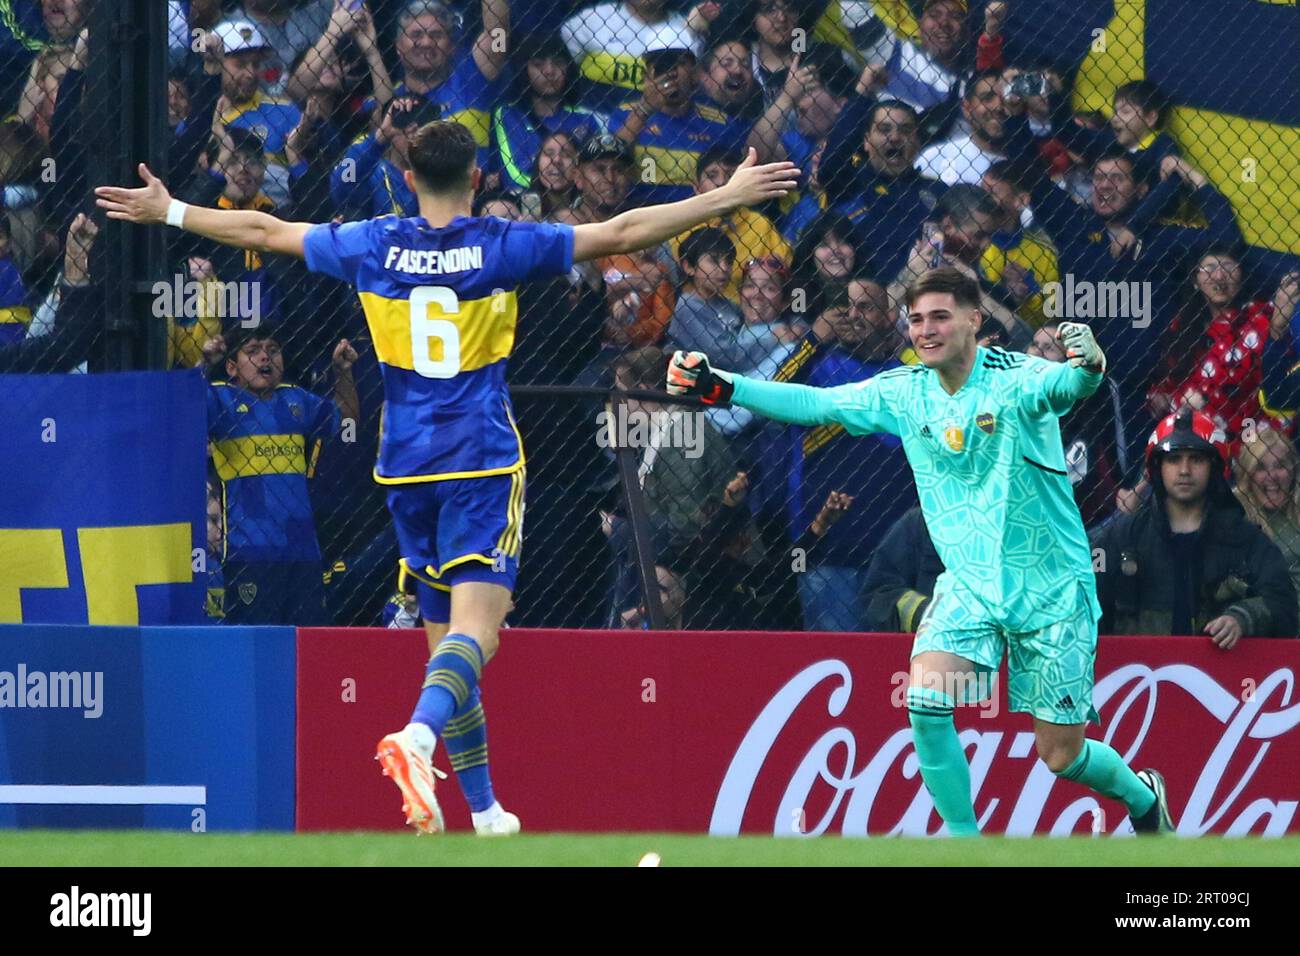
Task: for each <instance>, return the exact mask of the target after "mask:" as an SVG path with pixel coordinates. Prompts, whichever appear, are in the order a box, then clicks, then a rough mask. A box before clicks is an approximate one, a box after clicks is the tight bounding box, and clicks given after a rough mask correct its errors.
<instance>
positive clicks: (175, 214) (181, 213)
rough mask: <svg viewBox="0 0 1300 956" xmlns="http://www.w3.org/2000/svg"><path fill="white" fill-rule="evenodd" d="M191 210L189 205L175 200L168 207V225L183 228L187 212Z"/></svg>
mask: <svg viewBox="0 0 1300 956" xmlns="http://www.w3.org/2000/svg"><path fill="white" fill-rule="evenodd" d="M189 208H190V207H189V204H188V203H183V202H181V201H180V200H179V199H173V200H172V201H171V205H169V206H168V207H167V225H169V226H175V227H176V228H177V229H180V228H182V225H183V224H184V222H185V210H186V209H189Z"/></svg>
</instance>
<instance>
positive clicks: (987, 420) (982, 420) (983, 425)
mask: <svg viewBox="0 0 1300 956" xmlns="http://www.w3.org/2000/svg"><path fill="white" fill-rule="evenodd" d="M975 424H976V425H978V426H979V430H980V431H982V432H983V433H984V434H986V435H992V434H993V429H994V427H995V426H996V425H997V420H996V419H994V417H993V415H992V413H991V412H980V413H979V414H978V415H976V416H975Z"/></svg>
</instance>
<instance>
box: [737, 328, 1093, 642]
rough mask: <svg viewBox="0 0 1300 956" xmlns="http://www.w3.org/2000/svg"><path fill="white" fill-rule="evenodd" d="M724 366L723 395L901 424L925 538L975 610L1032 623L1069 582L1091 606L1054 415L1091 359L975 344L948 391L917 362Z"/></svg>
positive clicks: (828, 418)
mask: <svg viewBox="0 0 1300 956" xmlns="http://www.w3.org/2000/svg"><path fill="white" fill-rule="evenodd" d="M733 379H734V382H735V394H734V395H733V397H732V401H733V402H734V403H735V404H738V405H743V406H745V407H746V408H749V409H751V410H753V411H755V412H757V413H759V414H761V415H766V416H767V417H769V418H773V419H776V420H778V421H785V422H793V423H795V424H801V425H820V424H827V423H835V424H839V425H842V426H843V427H844V429H845V430H846V431H847V432H849V433H850V434H852V435H865V434H868V433H871V432H888V433H889V434H891V435H897V436H898V437H899V438H901V439H902V442H903V449H904V451H905V452H906V453H907V460H908V462H909V463H910V464H911V466H912V474H913V475H914V476H915V478H916V488H917V492H918V494H919V496H920V499H921V511H922V512H923V513H924V515H925V521H926V524H927V525H928V526H929V529H930V537H931V539H932V540H933V541H934V546H935V550H937V551H938V552H939V557H940V558H942V559H943V563H944V567H945V568H946V569H947V571H948V577H949V578H951V579H953V581H954V582H955V584H956V586H957V587H958V588H961V589H963V590H965V591H968V592H969V594H970V599H971V600H972V602H974V603H976V604H978V605H980V606H981V607H974V606H973V607H972V610H973V611H976V612H977V613H978V612H979V611H980V610H981V608H982V614H981V615H980V616H983V617H985V618H987V619H988V620H990V621H992V622H994V623H996V624H998V625H1000V626H1001V627H1002V628H1004V629H1005V630H1008V631H1032V630H1038V629H1040V628H1043V627H1046V626H1048V625H1050V624H1052V623H1055V622H1056V621H1059V620H1062V619H1063V618H1064V617H1066V616H1068V615H1069V614H1070V613H1072V610H1073V609H1074V608H1075V606H1076V603H1075V602H1076V600H1077V594H1078V591H1077V588H1078V586H1079V585H1080V584H1082V585H1083V586H1084V588H1085V589H1086V591H1087V593H1088V595H1089V597H1090V599H1091V602H1092V604H1093V610H1094V612H1095V613H1096V615H1097V616H1098V617H1100V615H1101V609H1100V607H1099V606H1098V605H1097V596H1096V595H1097V589H1096V582H1095V580H1094V578H1093V573H1092V560H1091V552H1090V550H1089V547H1088V537H1087V535H1086V534H1085V533H1084V530H1083V520H1082V519H1081V518H1080V517H1079V509H1078V506H1077V505H1076V504H1075V501H1074V491H1073V489H1072V487H1071V485H1070V479H1069V477H1068V475H1067V472H1066V464H1065V451H1064V448H1063V447H1062V443H1061V430H1060V424H1059V421H1058V419H1059V417H1060V416H1061V415H1063V414H1065V413H1066V412H1067V411H1069V410H1070V407H1071V406H1072V405H1073V404H1074V403H1075V402H1076V401H1077V400H1079V399H1081V398H1087V397H1088V396H1089V395H1091V394H1092V393H1093V392H1095V391H1096V390H1097V388H1098V386H1099V385H1100V384H1101V375H1100V374H1099V373H1095V372H1089V371H1085V370H1084V369H1081V368H1074V367H1073V366H1071V365H1069V364H1068V363H1056V362H1049V361H1046V360H1045V359H1040V358H1036V357H1034V356H1030V355H1023V354H1021V353H1018V352H1007V351H1004V350H1002V349H998V348H993V349H984V348H979V349H977V350H976V354H975V365H974V367H973V368H972V370H971V374H970V377H969V378H968V379H967V380H966V383H965V384H964V385H963V386H962V387H961V388H960V389H958V390H957V393H956V394H955V395H949V394H948V392H947V391H946V390H945V389H944V387H943V386H942V385H941V384H940V382H939V374H938V372H936V371H934V370H933V369H930V368H927V367H925V366H924V365H909V366H904V367H903V368H895V369H890V370H889V371H887V372H882V373H880V374H879V375H876V376H875V377H874V378H870V379H868V380H867V381H864V382H854V383H852V384H850V385H841V386H838V387H836V388H812V387H809V386H806V385H791V384H787V383H779V382H763V381H758V380H756V379H747V378H742V377H740V376H739V375H735V376H733ZM859 507H871V503H870V502H860V503H859Z"/></svg>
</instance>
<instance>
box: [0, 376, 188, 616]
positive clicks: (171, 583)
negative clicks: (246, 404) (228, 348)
mask: <svg viewBox="0 0 1300 956" xmlns="http://www.w3.org/2000/svg"><path fill="white" fill-rule="evenodd" d="M204 388H205V385H204V381H203V377H202V375H201V373H200V372H199V371H198V370H193V371H189V372H130V373H123V374H115V375H0V410H2V411H3V417H4V421H5V467H4V468H3V469H0V623H20V622H21V623H27V624H38V623H39V624H112V625H136V624H151V625H152V624H201V623H204V621H205V620H206V618H205V616H204V613H203V603H204V597H205V594H206V584H207V580H206V579H207V576H206V560H207V559H206V553H205V547H204V546H205V544H206V524H205V514H204V506H205V490H204V489H205V472H204V467H205V462H206V457H207V451H206V449H207V434H206V420H205V405H204V397H205V393H204Z"/></svg>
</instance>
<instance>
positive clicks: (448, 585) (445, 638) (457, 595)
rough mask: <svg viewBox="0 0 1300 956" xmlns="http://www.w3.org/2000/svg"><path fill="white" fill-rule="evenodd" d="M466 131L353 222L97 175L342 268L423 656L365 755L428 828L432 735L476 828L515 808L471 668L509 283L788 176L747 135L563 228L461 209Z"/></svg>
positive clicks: (483, 642)
mask: <svg viewBox="0 0 1300 956" xmlns="http://www.w3.org/2000/svg"><path fill="white" fill-rule="evenodd" d="M476 148H477V143H476V142H475V139H474V136H473V134H472V133H471V132H470V131H469V130H468V129H466V128H465V127H464V126H462V125H460V124H459V123H456V122H449V121H440V122H435V123H430V124H428V125H427V126H424V127H422V128H421V129H420V130H419V131H417V133H416V134H415V137H414V139H413V141H412V144H411V149H410V162H411V168H410V169H409V170H407V171H406V172H405V173H404V176H405V179H406V183H407V185H408V186H410V187H411V189H412V190H414V191H415V194H416V196H417V197H418V200H419V206H420V215H419V216H415V217H412V218H409V219H400V218H397V217H395V216H385V217H383V218H379V219H372V220H368V221H364V222H350V223H343V224H337V223H325V224H321V225H312V224H310V223H300V222H284V221H282V220H279V219H276V218H275V217H274V216H269V215H267V214H265V213H259V212H248V211H239V210H218V209H207V208H202V207H198V206H187V205H186V204H185V203H182V202H179V201H177V200H174V199H172V198H171V196H170V195H169V194H168V192H167V189H166V187H165V186H164V185H163V184H162V182H161V181H160V180H159V179H158V178H157V177H155V176H154V175H153V173H151V172H150V171H149V170H148V168H146V167H145V166H144V165H143V164H141V165H140V167H139V171H140V176H141V178H142V179H143V180H144V181H145V183H146V185H145V186H144V187H143V188H138V189H124V188H117V187H111V186H101V187H99V188H98V189H97V190H96V193H97V195H98V196H99V205H100V206H101V207H103V208H105V209H107V210H108V215H109V217H110V218H113V219H125V220H129V221H131V222H138V223H160V222H167V223H169V224H171V225H175V226H179V227H181V228H183V229H185V230H186V231H188V232H194V233H197V234H199V235H202V236H206V237H208V238H209V239H214V240H216V241H218V242H222V243H225V244H227V245H233V246H240V247H243V248H252V249H258V250H261V251H264V252H277V253H282V254H286V255H293V256H298V257H300V258H304V259H306V261H307V267H308V268H309V269H311V270H312V271H315V272H323V273H325V274H327V275H331V276H334V277H336V278H339V279H343V280H345V281H347V282H350V283H352V284H353V285H354V286H355V287H356V289H357V292H358V295H359V296H360V298H361V303H362V306H363V308H364V310H365V314H366V321H367V322H368V324H369V326H370V332H371V337H372V339H373V340H374V343H375V351H376V354H377V357H378V359H379V362H380V364H381V369H382V372H383V376H384V398H385V404H384V419H383V429H382V434H381V438H380V451H379V461H378V464H377V465H376V468H375V480H376V481H378V482H380V483H381V484H384V485H387V486H388V487H389V489H390V490H389V496H388V505H389V510H390V511H391V512H392V514H393V521H394V524H395V525H396V530H397V537H398V543H399V545H400V550H401V554H402V564H403V567H404V569H405V570H406V571H407V572H408V573H409V574H411V575H412V576H414V577H415V578H416V579H417V581H418V582H419V601H420V609H421V611H422V613H423V617H424V620H425V629H426V631H427V633H428V637H429V645H430V652H431V655H432V656H431V659H430V661H429V664H428V667H427V670H426V674H425V680H424V685H423V688H422V689H421V692H420V697H419V701H418V702H417V704H416V707H415V712H414V713H413V714H412V715H411V721H410V723H408V724H407V725H406V727H405V728H404V729H402V730H400V731H398V732H397V733H394V734H390V735H388V736H387V737H385V738H384V739H383V740H381V741H380V743H379V748H378V749H379V753H378V756H379V759H380V760H381V762H382V764H383V766H384V769H385V772H386V773H388V774H389V775H390V776H391V777H392V778H393V779H394V781H395V782H396V783H397V785H398V786H399V788H400V789H401V791H402V796H403V798H404V800H405V807H404V809H405V811H406V814H407V822H408V823H410V824H411V825H412V826H414V827H415V828H416V829H417V830H419V831H421V832H436V831H438V830H441V829H442V827H443V820H442V813H441V811H440V810H439V808H438V803H437V800H436V798H435V795H434V773H433V769H432V762H431V761H432V757H433V751H434V747H435V745H436V743H437V740H438V738H439V737H441V738H442V740H443V743H444V745H445V746H446V748H447V752H448V754H449V756H450V760H451V765H452V768H453V769H454V770H455V771H456V772H457V777H458V779H459V781H460V784H461V787H462V789H463V790H464V791H465V796H466V799H467V801H468V803H469V806H470V810H471V812H472V814H473V823H474V827H475V829H476V830H477V831H478V832H479V833H482V834H498V833H513V832H516V831H518V829H519V820H518V819H517V818H516V817H515V816H514V815H513V814H510V813H506V812H505V811H504V810H503V809H502V808H501V805H500V804H499V803H498V802H497V800H496V797H495V795H494V794H493V791H492V784H491V779H490V777H489V774H488V765H487V735H486V730H485V724H484V717H483V708H482V705H481V703H480V699H479V691H478V683H479V678H480V675H481V673H482V670H483V665H484V664H485V663H486V662H487V661H488V660H490V659H491V657H492V655H493V654H495V653H496V650H497V646H498V629H499V628H500V626H501V624H502V622H503V621H504V619H505V615H506V612H507V610H508V609H509V607H510V601H511V592H512V589H513V587H514V581H515V574H516V570H517V566H518V560H519V553H520V547H521V543H522V542H521V535H520V530H521V521H522V517H523V501H524V483H523V482H524V453H523V447H522V443H521V441H520V438H519V431H518V429H517V428H516V426H515V422H514V416H513V414H512V412H511V407H510V399H509V394H508V392H507V389H506V383H505V369H506V359H507V358H508V357H509V355H510V351H511V348H512V346H513V344H514V332H515V321H516V299H515V290H516V288H517V287H518V286H519V285H520V284H521V283H524V282H528V281H531V280H533V279H544V278H549V277H554V276H562V275H566V274H568V272H569V270H570V269H571V268H572V267H573V263H574V262H579V261H585V260H590V259H595V258H598V257H600V256H608V255H614V254H617V253H627V252H633V251H635V250H638V249H645V248H647V247H650V246H653V245H656V244H658V243H660V242H663V241H665V240H666V239H668V238H670V237H672V236H675V235H678V234H680V233H682V232H685V231H686V230H687V229H690V228H692V227H694V226H697V225H699V224H701V223H703V222H706V221H707V220H709V219H712V218H713V217H715V216H721V215H726V214H727V213H730V212H732V211H733V210H735V209H738V208H740V207H741V206H747V205H757V204H758V203H762V202H765V201H768V200H771V199H776V198H780V197H781V196H784V195H785V194H786V193H787V192H789V191H790V190H791V189H793V188H794V187H795V183H796V180H797V176H798V170H797V169H796V168H795V167H794V164H792V163H789V162H782V163H771V164H768V165H763V166H760V165H758V164H757V154H755V153H754V152H753V151H752V150H751V151H750V154H749V156H748V157H747V158H746V159H745V162H744V163H743V164H742V165H741V166H740V168H739V169H737V170H736V173H735V175H734V176H732V178H731V179H730V181H728V183H727V184H726V185H725V186H722V187H720V188H718V189H715V190H712V191H710V192H708V193H705V194H703V195H700V196H692V197H691V198H689V199H685V200H682V201H681V202H676V203H669V204H665V205H659V206H652V207H648V208H644V209H633V210H630V211H628V212H625V213H622V214H621V215H618V216H615V217H613V218H612V219H609V220H608V221H606V222H600V223H586V224H582V225H577V226H569V225H564V224H553V223H523V222H506V221H504V220H501V219H493V218H486V219H475V218H471V217H470V215H469V213H470V207H471V201H472V199H473V195H474V191H475V189H476V188H477V186H478V184H479V180H480V177H481V171H480V170H479V169H477V168H476V166H475V151H476Z"/></svg>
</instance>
